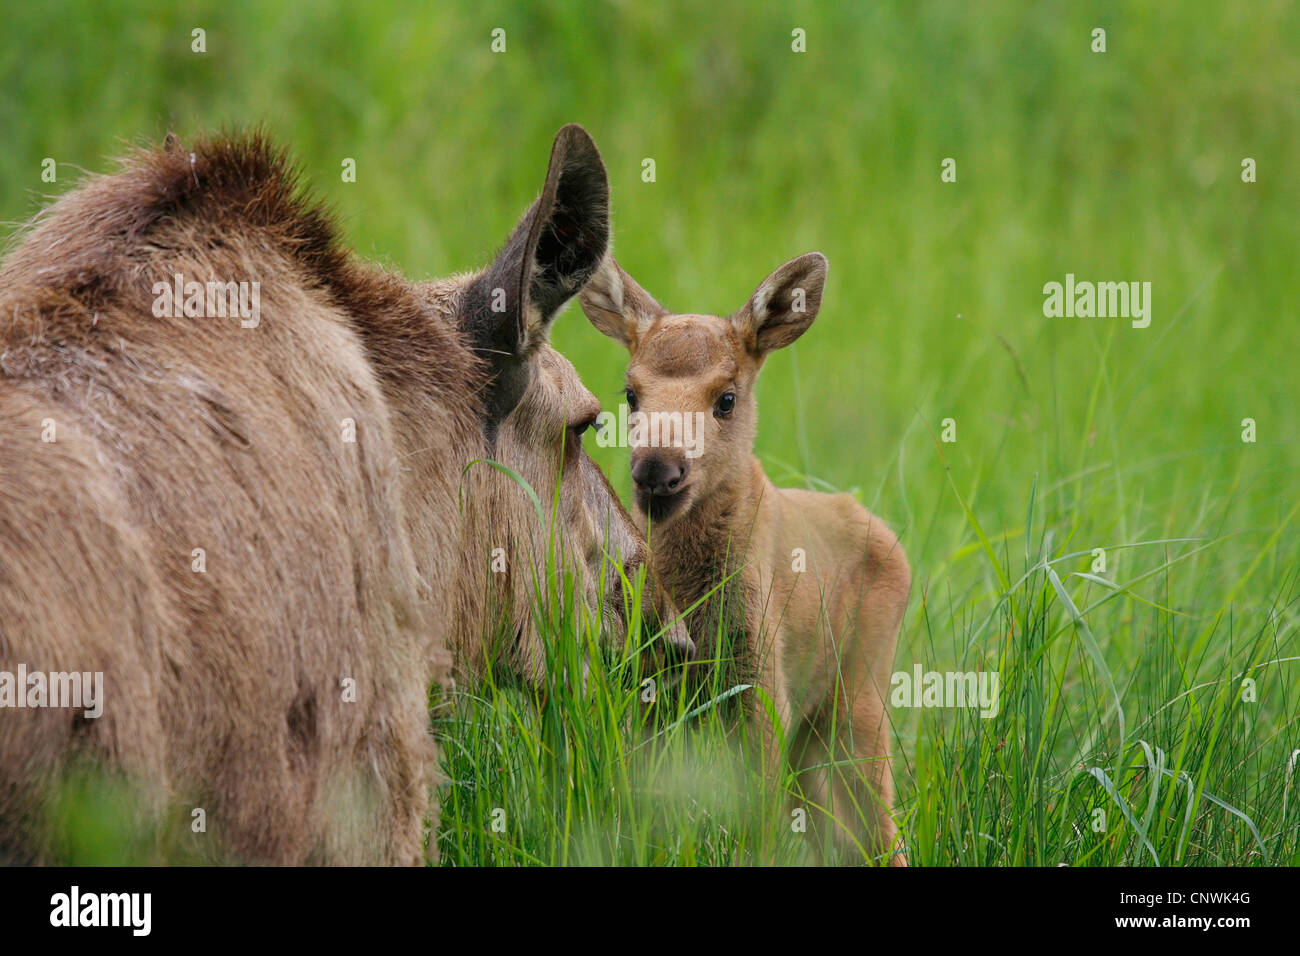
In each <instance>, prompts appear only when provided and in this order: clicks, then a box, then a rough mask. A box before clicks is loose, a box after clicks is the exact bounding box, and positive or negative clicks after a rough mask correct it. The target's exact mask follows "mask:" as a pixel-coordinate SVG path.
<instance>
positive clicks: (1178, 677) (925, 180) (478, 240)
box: [0, 0, 1300, 866]
mask: <svg viewBox="0 0 1300 956" xmlns="http://www.w3.org/2000/svg"><path fill="white" fill-rule="evenodd" d="M168 6H169V9H160V8H159V7H158V5H156V4H150V3H144V2H134V0H133V2H126V3H121V4H112V5H108V4H101V3H95V2H90V0H85V2H77V3H58V2H56V3H53V4H49V5H47V4H21V5H19V4H7V5H6V11H5V17H4V19H5V28H4V34H5V36H4V39H3V40H0V129H2V130H4V133H5V146H4V148H3V149H2V150H0V220H3V221H5V222H6V223H8V224H10V225H9V227H8V228H9V229H12V228H13V227H14V226H16V225H17V224H18V223H19V222H21V221H23V220H25V219H27V218H28V217H29V216H30V215H31V214H32V213H33V212H35V211H36V209H38V208H39V207H40V205H41V204H42V202H43V201H44V197H48V196H52V195H57V194H58V193H60V192H62V191H64V190H65V189H67V188H69V187H70V186H71V185H73V184H74V183H75V182H76V181H77V179H78V177H79V176H80V175H82V172H83V171H90V172H99V171H104V170H107V169H109V168H111V165H110V162H109V158H110V157H112V156H113V155H115V154H118V153H120V152H121V151H122V149H123V147H124V145H126V144H129V143H134V142H139V141H144V140H156V139H158V138H160V137H161V136H162V135H163V134H164V133H165V132H166V131H167V130H169V129H174V130H176V131H177V132H178V133H179V134H180V135H181V137H182V139H184V138H186V137H187V136H190V135H192V134H194V133H195V132H198V131H200V130H205V129H212V128H219V127H222V126H225V127H241V126H250V125H254V124H262V125H264V126H265V127H266V128H267V129H268V130H269V131H271V132H272V133H273V134H274V135H275V136H276V137H277V138H278V139H279V140H281V141H282V142H284V143H285V144H287V145H289V146H291V147H292V149H293V150H294V152H295V153H296V155H297V156H298V157H299V159H300V160H301V163H302V165H303V168H304V171H305V175H306V178H307V180H308V181H309V182H310V183H311V184H312V186H313V188H314V190H315V191H316V192H317V193H318V194H319V195H320V196H321V197H323V198H324V199H325V200H326V201H328V202H329V203H331V204H332V205H333V206H334V207H335V208H336V209H337V210H338V212H339V214H340V217H341V219H342V221H343V222H344V224H345V228H346V231H347V234H348V236H349V238H350V240H351V242H352V244H353V246H354V248H355V249H356V250H357V251H358V253H359V254H360V255H362V256H365V257H368V258H372V259H376V260H379V261H382V262H384V263H386V264H388V265H391V266H392V267H394V268H399V269H401V270H402V271H404V272H405V273H407V274H408V275H411V276H413V277H432V276H438V275H446V274H449V273H452V272H456V271H461V270H467V269H472V268H475V267H477V266H480V265H483V264H485V263H486V262H487V261H488V258H489V256H490V255H491V254H492V252H493V251H494V248H495V246H496V244H497V243H499V242H501V241H502V240H503V239H504V237H505V235H506V234H507V232H508V230H509V229H510V228H511V227H512V226H513V224H514V222H515V221H516V218H517V217H518V216H519V215H520V214H521V213H522V212H523V210H524V209H525V207H526V206H527V204H528V203H529V202H530V201H531V199H532V198H533V196H534V195H535V192H536V190H538V189H539V188H540V186H541V181H542V177H543V175H544V172H545V164H546V158H547V153H548V149H549V145H550V141H551V138H552V137H553V135H554V133H555V131H556V130H557V129H558V128H559V127H560V126H561V125H563V124H564V123H567V122H577V123H581V124H582V125H584V126H585V127H586V128H587V129H588V130H589V131H590V132H591V134H592V136H593V137H594V139H595V140H596V142H597V144H598V145H599V146H600V148H601V150H602V153H603V156H604V159H605V162H606V165H607V166H608V169H609V174H610V180H611V188H612V194H613V203H614V236H615V245H616V249H617V254H618V257H619V260H620V262H621V263H622V265H623V266H624V267H625V268H626V269H627V270H628V271H629V272H630V273H631V274H632V275H633V276H635V277H636V278H637V280H638V281H639V282H640V283H641V284H642V285H643V286H645V288H646V289H647V290H648V291H649V292H651V294H653V295H655V296H656V297H657V298H658V299H659V300H660V301H661V302H663V303H664V304H665V305H666V306H668V307H669V308H672V309H674V310H677V311H687V312H717V313H729V312H731V311H734V310H735V309H737V308H739V307H740V306H741V304H742V303H743V302H744V301H745V300H746V298H747V297H748V296H749V295H750V293H751V292H752V291H753V290H754V288H755V286H756V285H757V284H758V283H759V281H760V280H761V279H762V278H763V277H764V276H766V275H767V274H768V272H770V271H771V270H772V269H773V268H775V267H776V266H778V265H780V264H781V263H783V262H785V261H786V260H788V259H790V258H792V257H794V256H796V255H798V254H800V253H803V252H807V251H810V250H820V251H821V252H823V253H825V254H826V255H827V257H828V258H829V260H830V279H829V282H828V285H827V291H826V298H825V300H824V303H823V306H822V311H821V314H820V316H819V317H818V319H817V321H816V322H815V324H814V325H813V327H812V329H811V330H810V331H809V332H808V334H807V335H805V336H804V337H803V338H802V339H800V341H799V342H798V343H797V344H796V345H794V346H793V347H791V348H790V349H787V350H785V351H783V352H780V353H777V354H775V355H774V356H773V357H772V358H771V359H770V360H769V362H768V365H767V368H766V370H765V372H764V373H763V377H762V379H761V382H760V386H759V404H760V409H761V414H760V419H761V421H760V427H759V439H758V447H757V453H758V455H759V457H760V459H761V460H762V462H763V464H764V465H765V467H766V468H767V471H768V474H769V475H770V476H771V477H772V478H773V480H775V481H776V482H777V483H778V484H787V485H806V486H808V487H812V488H817V489H837V490H852V491H854V492H855V493H856V494H857V496H858V498H859V500H860V501H862V502H863V503H864V504H865V505H866V506H867V507H869V508H870V509H872V510H873V511H874V512H875V513H876V514H878V515H880V516H881V517H883V518H884V519H885V520H886V521H887V522H888V523H889V524H890V525H891V526H892V527H893V528H894V529H895V530H896V531H897V532H898V534H899V536H900V538H901V540H902V543H903V546H904V547H905V549H906V551H907V554H908V557H909V560H910V563H911V565H912V568H913V574H914V583H913V593H912V598H911V602H910V605H909V609H908V613H907V616H906V619H905V621H904V625H903V631H902V635H901V637H900V641H899V649H898V654H897V658H896V661H895V669H896V670H898V671H905V672H909V673H910V672H911V671H912V670H913V668H914V666H916V665H918V664H919V665H921V666H922V669H923V670H925V671H949V670H957V671H996V672H998V673H999V675H1000V680H1001V686H1002V696H1001V708H1000V711H999V713H998V714H997V716H996V717H993V718H991V719H981V718H980V716H979V715H978V714H977V713H976V712H974V711H972V710H969V709H966V710H963V709H954V708H946V709H945V708H898V709H894V710H892V712H891V713H892V718H893V722H894V734H895V776H896V781H897V786H898V790H899V793H898V797H897V801H896V815H897V818H898V821H899V825H900V829H901V830H902V832H903V834H904V836H905V841H906V846H907V852H908V857H909V860H910V862H911V863H912V865H921V866H951V865H1035V866H1037V865H1043V866H1055V865H1057V864H1061V863H1068V864H1072V865H1152V864H1157V865H1164V866H1170V865H1192V866H1196V865H1221V864H1227V865H1241V866H1255V865H1269V864H1272V865H1279V864H1281V865H1295V864H1297V863H1300V767H1297V764H1298V763H1300V639H1298V638H1297V625H1298V623H1300V622H1298V620H1297V618H1298V614H1300V605H1298V604H1297V600H1298V599H1300V580H1298V569H1300V516H1298V515H1297V511H1300V494H1298V493H1300V402H1298V401H1297V398H1298V397H1300V385H1298V384H1297V382H1296V381H1295V380H1294V378H1293V376H1292V374H1291V373H1290V372H1288V371H1287V369H1288V368H1289V367H1290V366H1289V364H1288V363H1289V362H1291V361H1294V356H1295V355H1297V353H1300V322H1297V306H1298V305H1300V298H1298V295H1297V290H1298V288H1300V283H1298V282H1297V279H1296V272H1295V267H1296V258H1295V257H1296V254H1297V243H1296V239H1297V234H1296V222H1297V220H1296V215H1297V211H1300V179H1297V175H1296V171H1297V168H1300V167H1298V163H1297V160H1298V158H1300V12H1298V11H1297V9H1296V7H1295V5H1294V4H1290V3H1286V2H1282V0H1259V2H1255V3H1250V4H1244V5H1243V4H1223V5H1220V4H1210V3H1200V2H1197V3H1179V4H1169V3H1161V2H1157V0H1134V2H1097V3H1089V2H1083V3H1064V2H1048V3H1029V2H1025V3H1016V2H992V3H983V4H964V3H958V2H949V3H943V2H903V0H899V2H881V3H850V2H843V3H838V2H825V3H817V4H814V3H806V2H788V3H749V2H744V0H717V2H715V3H712V4H709V5H707V8H699V7H698V5H688V4H675V3H669V4H644V3H632V2H623V0H617V2H598V3H580V2H547V3H538V4H527V5H524V4H516V3H509V2H502V0H478V2H473V3H467V2H459V0H456V2H446V3H440V4H435V5H428V6H426V5H414V4H412V5H406V4H400V3H393V2H388V0H371V2H368V3H344V2H332V3H326V4H319V5H317V4H310V5H299V6H290V5H287V4H286V5H278V4H277V5H270V4H261V3H254V2H251V0H223V2H215V0H212V2H206V0H201V2H193V3H187V4H184V5H177V6H170V5H168ZM195 28H203V29H204V30H205V31H206V52H205V53H202V54H197V53H194V52H192V51H191V31H192V30H193V29H195ZM495 28H502V29H504V30H505V31H506V32H505V38H506V50H505V52H503V53H493V52H492V50H491V42H492V37H491V31H492V30H493V29H495ZM796 28H799V29H802V30H804V31H806V52H803V53H796V52H793V51H792V49H791V45H792V30H794V29H796ZM1095 28H1103V29H1105V31H1106V51H1105V52H1104V53H1101V52H1093V50H1092V46H1093V42H1094V41H1093V37H1092V31H1093V30H1094V29H1095ZM45 157H52V158H54V159H55V161H56V163H57V170H58V181H57V183H54V184H51V183H46V182H42V180H41V169H42V160H43V159H44V158H45ZM346 158H352V159H355V161H356V170H357V175H356V182H343V181H342V178H341V176H340V169H341V164H342V163H343V161H344V160H345V159H346ZM647 158H649V159H653V160H654V168H655V177H654V181H653V182H646V181H644V180H643V168H644V167H643V161H644V160H645V159H647ZM946 158H951V159H954V160H955V171H956V181H955V182H945V181H943V180H942V178H941V164H942V162H943V161H944V160H945V159H946ZM1246 158H1250V159H1252V160H1253V161H1254V169H1255V181H1254V182H1243V179H1242V175H1243V165H1242V164H1243V160H1244V159H1246ZM1067 274H1073V275H1074V276H1075V277H1076V278H1077V279H1079V280H1088V281H1138V282H1150V283H1151V287H1152V297H1151V307H1152V309H1151V322H1150V325H1149V327H1147V328H1134V327H1133V326H1132V325H1131V323H1130V322H1129V321H1128V320H1127V319H1124V318H1095V317H1094V318H1064V317H1055V318H1048V317H1045V316H1044V310H1043V305H1044V293H1043V286H1044V284H1045V283H1048V282H1053V281H1054V282H1062V283H1063V282H1064V281H1065V277H1066V275H1067ZM554 342H555V344H556V345H557V347H558V348H559V349H560V350H561V351H562V352H564V354H565V355H567V356H568V357H569V358H570V359H571V360H572V361H573V362H574V364H575V365H576V366H577V368H578V370H579V371H580V373H581V374H582V377H583V379H584V380H585V381H586V383H587V385H588V386H589V387H590V388H591V389H592V390H593V391H594V392H596V394H597V395H598V396H599V397H600V398H601V400H602V402H604V403H605V407H606V408H616V407H617V403H618V402H619V400H620V398H621V392H622V376H623V370H624V362H625V355H624V354H623V352H622V351H621V350H620V349H619V348H618V347H616V346H615V345H614V344H613V343H612V342H610V341H609V340H608V339H606V338H604V337H603V336H601V335H600V334H599V333H598V332H596V330H595V329H593V328H592V327H591V325H590V324H589V323H588V322H587V320H586V319H585V317H584V316H583V315H582V313H581V311H580V310H579V309H578V308H577V307H576V306H570V307H569V309H568V310H567V311H566V312H565V313H564V314H563V315H562V316H561V317H560V318H559V319H558V321H557V323H556V328H555V332H554ZM1245 419H1251V420H1253V428H1254V434H1253V436H1248V437H1253V438H1254V440H1253V441H1245V440H1243V433H1244V432H1245V431H1246V430H1247V428H1248V426H1247V425H1246V424H1245V423H1244V420H1245ZM945 420H951V422H949V423H947V424H945ZM945 438H955V440H952V441H945V440H944V439H945ZM589 450H590V451H591V452H592V454H593V456H594V457H596V459H597V461H598V462H599V464H600V465H601V466H602V467H603V468H604V469H605V470H606V472H607V473H608V474H609V475H610V476H611V479H612V480H613V482H614V484H615V487H616V488H617V489H618V490H619V492H620V494H621V495H622V496H623V498H624V500H625V502H629V503H630V494H629V492H630V486H631V482H630V477H629V474H628V464H627V450H626V449H618V448H599V447H595V444H594V443H591V444H590V445H589ZM1095 549H1102V550H1103V551H1104V565H1103V564H1102V563H1101V560H1102V556H1101V555H1099V554H1098V553H1097V551H1096V550H1095ZM548 626H549V627H550V628H551V629H552V631H553V633H554V635H555V638H554V641H553V642H552V647H551V655H552V658H553V659H552V662H551V663H552V667H551V671H552V673H553V674H554V675H557V676H554V677H552V678H551V686H549V687H548V688H547V693H546V695H545V699H544V700H542V699H535V698H534V695H533V694H532V693H530V692H528V691H526V690H523V689H521V687H520V686H519V685H518V683H517V682H516V681H513V680H512V679H510V677H509V675H506V674H500V675H496V676H495V678H494V679H490V680H487V681H485V682H483V683H482V684H480V685H477V686H469V687H461V688H459V692H458V694H457V696H456V698H455V699H454V700H452V701H440V702H439V704H438V706H437V707H435V708H434V709H433V711H432V713H431V720H432V721H433V723H434V725H435V727H436V728H437V730H438V732H439V734H440V735H441V737H442V739H443V743H442V752H443V768H442V769H443V775H444V776H445V777H446V779H447V782H446V783H445V784H444V785H443V786H442V788H441V791H440V797H441V801H442V806H443V810H442V822H441V825H440V829H439V831H438V832H437V833H436V834H435V835H434V836H433V838H434V839H436V840H437V841H438V844H439V847H440V850H441V856H442V861H443V863H444V864H454V865H497V864H506V865H528V864H584V863H602V864H604V863H617V864H654V865H659V864H663V865H696V864H700V865H732V864H754V863H770V862H776V863H806V862H813V861H814V860H816V859H817V858H818V857H817V852H816V851H817V849H818V847H817V846H815V843H816V842H817V841H816V840H815V839H813V838H811V837H810V835H809V834H804V833H799V832H795V831H794V830H792V827H791V814H790V807H791V806H797V805H800V797H799V795H798V788H799V781H798V780H797V779H794V778H793V777H789V776H788V777H787V779H786V780H785V782H784V783H785V789H786V790H787V791H789V793H788V794H785V795H781V794H775V795H774V794H772V793H770V792H768V791H767V790H766V789H765V788H764V787H762V786H761V785H760V783H759V779H760V778H759V776H758V773H757V771H756V770H755V769H754V767H753V766H752V765H751V764H750V763H749V762H747V761H746V760H745V759H743V757H742V756H741V749H740V747H739V737H740V736H743V735H738V734H736V733H734V732H732V731H731V728H730V721H729V718H728V716H727V713H728V707H727V706H725V705H726V704H727V701H720V702H719V701H713V698H721V697H726V695H727V694H728V693H729V692H730V690H731V688H729V687H727V686H718V687H715V688H713V691H714V693H713V694H711V695H709V701H704V702H702V701H700V700H696V701H693V702H692V701H688V700H674V699H672V698H671V697H666V698H665V699H664V700H663V701H662V702H660V703H657V704H656V705H654V706H653V707H650V708H647V707H645V706H644V705H643V702H642V701H641V699H640V698H641V695H640V692H639V688H640V686H641V681H642V680H644V678H645V677H646V676H647V674H648V673H649V671H648V670H647V668H652V667H653V666H654V665H653V664H651V663H650V661H649V659H648V658H647V659H644V660H642V659H639V658H638V656H637V655H636V654H635V653H633V651H635V647H634V646H633V643H634V642H629V643H628V645H627V646H626V647H624V648H623V649H622V650H621V651H620V650H618V649H615V650H614V651H610V650H608V649H601V648H599V647H597V641H596V637H595V635H594V634H593V633H592V631H593V629H592V627H591V626H590V625H589V622H584V621H574V620H559V621H552V622H548ZM588 664H589V666H590V671H589V673H587V675H586V678H585V680H581V679H578V678H577V677H576V675H577V674H580V673H582V672H583V671H584V670H585V669H586V668H587V666H588ZM656 676H658V675H656ZM647 710H648V711H649V713H648V714H647ZM696 711H698V712H696ZM69 799H70V800H72V801H73V804H72V805H73V807H74V811H70V812H75V815H76V817H77V819H79V820H80V821H82V823H81V824H80V830H77V828H76V827H74V828H73V830H74V831H76V832H71V833H70V834H69V835H67V840H68V841H69V842H68V849H67V855H68V857H69V858H70V859H74V860H82V861H91V862H95V861H100V862H103V861H106V860H112V859H120V858H121V857H122V854H125V855H126V856H128V857H131V858H145V859H148V858H150V857H149V854H150V853H151V852H153V851H151V850H149V849H147V848H146V849H144V850H141V849H139V848H138V847H137V846H136V844H135V843H131V844H130V846H126V845H125V844H121V845H119V843H117V842H115V841H116V837H115V835H114V834H115V833H116V831H115V830H114V824H113V823H112V820H111V814H109V815H107V816H106V815H104V814H102V813H100V812H97V811H96V812H90V811H89V810H87V809H86V808H85V807H84V806H82V804H84V803H86V802H91V803H93V802H94V800H95V799H96V797H95V795H94V793H93V792H90V791H87V792H84V793H82V794H81V796H80V797H78V796H77V795H76V794H73V795H72V796H71V797H70V798H69ZM78 801H79V802H78ZM77 807H81V809H75V808H77ZM859 856H860V857H861V856H863V855H862V854H860V855H859ZM849 861H850V860H847V859H846V860H845V862H849Z"/></svg>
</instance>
